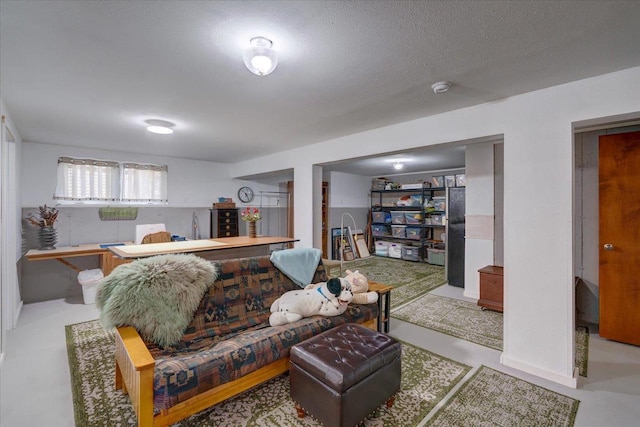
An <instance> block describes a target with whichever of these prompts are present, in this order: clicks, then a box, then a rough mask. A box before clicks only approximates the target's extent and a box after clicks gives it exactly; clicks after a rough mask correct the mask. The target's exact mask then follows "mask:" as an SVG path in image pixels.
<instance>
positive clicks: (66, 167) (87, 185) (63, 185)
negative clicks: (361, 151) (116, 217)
mask: <svg viewBox="0 0 640 427" xmlns="http://www.w3.org/2000/svg"><path fill="white" fill-rule="evenodd" d="M119 184H120V165H119V164H118V163H116V162H104V161H99V160H91V159H72V158H70V157H60V158H59V159H58V184H57V186H56V192H55V194H54V196H53V198H54V199H58V200H69V201H114V200H118V199H119V197H120V187H119Z"/></svg>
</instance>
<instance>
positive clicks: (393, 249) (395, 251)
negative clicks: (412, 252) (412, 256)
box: [389, 243, 402, 259]
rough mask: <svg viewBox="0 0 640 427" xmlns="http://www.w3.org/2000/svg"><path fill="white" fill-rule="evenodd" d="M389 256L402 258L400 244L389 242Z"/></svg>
mask: <svg viewBox="0 0 640 427" xmlns="http://www.w3.org/2000/svg"><path fill="white" fill-rule="evenodd" d="M389 258H398V259H400V258H402V245H401V244H399V243H391V244H390V245H389Z"/></svg>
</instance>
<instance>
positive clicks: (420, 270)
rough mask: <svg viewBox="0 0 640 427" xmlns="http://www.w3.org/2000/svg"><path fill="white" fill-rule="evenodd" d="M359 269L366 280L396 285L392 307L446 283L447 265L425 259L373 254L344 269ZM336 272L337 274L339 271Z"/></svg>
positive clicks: (349, 262) (392, 296)
mask: <svg viewBox="0 0 640 427" xmlns="http://www.w3.org/2000/svg"><path fill="white" fill-rule="evenodd" d="M347 269H349V270H351V271H355V270H360V273H362V274H364V275H365V276H366V277H367V279H369V280H372V281H374V282H378V283H384V284H385V285H391V286H393V291H392V292H391V308H392V309H393V308H396V307H400V306H401V305H402V304H405V303H407V302H409V301H411V300H413V299H415V298H417V297H419V296H420V295H423V294H425V293H427V292H429V291H431V290H433V289H435V288H437V287H439V286H442V285H443V284H445V283H446V282H447V278H446V276H445V274H444V267H441V266H439V265H431V264H427V263H426V262H411V261H404V260H401V259H395V258H385V257H378V256H371V257H369V258H361V259H356V260H354V261H346V262H344V263H343V268H342V270H343V271H342V275H343V276H344V274H345V270H347ZM336 274H337V273H336Z"/></svg>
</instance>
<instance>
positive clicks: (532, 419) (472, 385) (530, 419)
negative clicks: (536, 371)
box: [426, 366, 580, 427]
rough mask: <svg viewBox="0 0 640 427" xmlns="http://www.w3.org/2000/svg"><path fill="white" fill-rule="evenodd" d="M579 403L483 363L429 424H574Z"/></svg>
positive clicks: (445, 426)
mask: <svg viewBox="0 0 640 427" xmlns="http://www.w3.org/2000/svg"><path fill="white" fill-rule="evenodd" d="M579 404H580V401H578V400H575V399H573V398H571V397H568V396H565V395H562V394H559V393H556V392H554V391H551V390H547V389H546V388H543V387H539V386H537V385H535V384H531V383H529V382H527V381H524V380H521V379H519V378H516V377H513V376H511V375H507V374H504V373H502V372H499V371H496V370H494V369H491V368H487V367H486V366H481V367H480V369H478V371H477V372H476V373H475V374H473V376H472V377H471V378H470V379H469V380H468V381H466V382H465V383H464V384H463V385H462V386H461V387H460V388H459V389H458V390H457V391H456V392H455V394H454V395H453V396H452V397H451V398H450V399H449V400H448V401H447V403H446V404H445V405H444V406H443V407H442V408H441V409H440V410H439V411H438V412H436V414H435V415H434V416H433V417H432V418H431V419H430V420H429V421H428V422H427V424H426V425H428V426H434V427H440V426H442V427H452V426H460V427H476V426H477V427H480V426H541V427H542V426H544V427H556V426H557V427H560V426H573V424H574V422H575V418H576V413H577V412H578V405H579Z"/></svg>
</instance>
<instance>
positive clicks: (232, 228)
mask: <svg viewBox="0 0 640 427" xmlns="http://www.w3.org/2000/svg"><path fill="white" fill-rule="evenodd" d="M210 212H211V223H210V224H209V225H210V227H209V229H210V230H211V231H210V237H211V238H214V237H237V236H238V209H210Z"/></svg>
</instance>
